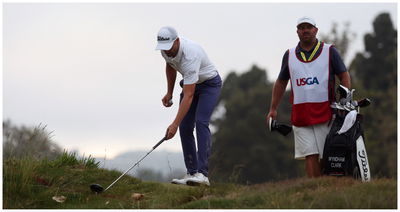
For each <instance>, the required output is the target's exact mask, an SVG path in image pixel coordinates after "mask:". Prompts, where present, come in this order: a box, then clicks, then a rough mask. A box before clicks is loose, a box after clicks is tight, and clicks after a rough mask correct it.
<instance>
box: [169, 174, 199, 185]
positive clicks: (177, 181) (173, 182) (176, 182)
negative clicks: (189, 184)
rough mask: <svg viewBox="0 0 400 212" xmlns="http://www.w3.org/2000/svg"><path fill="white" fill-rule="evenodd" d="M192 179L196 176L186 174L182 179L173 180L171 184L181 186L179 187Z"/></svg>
mask: <svg viewBox="0 0 400 212" xmlns="http://www.w3.org/2000/svg"><path fill="white" fill-rule="evenodd" d="M192 177H194V175H191V174H186V175H185V176H184V177H183V178H182V179H172V181H171V183H172V184H179V185H186V181H187V180H188V179H189V178H192Z"/></svg>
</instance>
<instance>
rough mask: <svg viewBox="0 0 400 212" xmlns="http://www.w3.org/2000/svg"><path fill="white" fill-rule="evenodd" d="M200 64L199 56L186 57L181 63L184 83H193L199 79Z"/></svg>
mask: <svg viewBox="0 0 400 212" xmlns="http://www.w3.org/2000/svg"><path fill="white" fill-rule="evenodd" d="M200 65H201V59H200V57H196V56H191V57H188V58H186V60H185V61H184V62H183V64H182V72H183V84H184V85H189V84H194V83H196V82H197V81H198V80H199V70H200Z"/></svg>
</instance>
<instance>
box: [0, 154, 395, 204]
mask: <svg viewBox="0 0 400 212" xmlns="http://www.w3.org/2000/svg"><path fill="white" fill-rule="evenodd" d="M119 175H121V173H120V172H117V171H109V170H104V169H99V168H98V163H96V162H95V160H94V159H93V158H91V157H90V156H89V157H88V158H84V157H83V158H81V159H77V156H76V155H75V154H72V153H68V152H64V154H63V155H62V156H60V157H58V158H57V159H56V160H53V161H48V160H41V161H36V160H33V159H19V160H17V159H10V160H5V161H3V207H4V208H5V209H209V208H214V209H308V208H312V209H344V208H348V209H396V208H397V181H396V179H374V180H373V181H372V182H369V183H362V182H359V181H355V180H353V179H351V178H336V177H322V178H317V179H306V178H301V179H293V180H286V181H280V182H274V183H264V184H259V185H250V186H245V185H235V184H225V183H214V184H212V186H211V187H189V186H180V185H172V184H169V183H155V182H143V181H141V180H139V179H136V178H133V177H130V176H124V177H123V178H121V180H120V181H118V182H117V183H116V184H115V185H114V186H113V187H111V188H110V189H109V190H108V191H106V192H104V193H102V194H94V193H92V192H91V191H90V189H89V185H90V184H92V183H99V184H101V185H103V187H106V186H108V185H109V184H110V183H111V182H112V181H114V180H115V179H116V178H117V177H118V176H119ZM133 193H141V194H143V195H144V197H143V198H142V199H141V200H134V199H133V198H132V197H131V195H132V194H133ZM61 195H63V196H65V197H66V198H67V199H66V201H65V202H63V203H58V202H56V201H54V200H53V199H52V197H53V196H61Z"/></svg>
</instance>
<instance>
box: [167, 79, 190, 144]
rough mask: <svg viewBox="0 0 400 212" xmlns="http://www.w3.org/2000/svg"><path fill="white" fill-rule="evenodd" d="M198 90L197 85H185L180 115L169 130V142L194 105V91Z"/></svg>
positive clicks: (179, 110)
mask: <svg viewBox="0 0 400 212" xmlns="http://www.w3.org/2000/svg"><path fill="white" fill-rule="evenodd" d="M195 89H196V84H195V83H194V84H189V85H183V99H182V101H181V103H180V105H179V109H178V114H177V115H176V117H175V120H174V121H173V122H172V124H171V125H169V127H168V129H167V140H168V139H171V138H172V137H174V135H175V133H176V131H177V130H178V127H179V125H180V124H181V122H182V120H183V118H184V117H185V115H186V113H187V112H188V111H189V108H190V105H191V104H192V100H193V95H194V91H195Z"/></svg>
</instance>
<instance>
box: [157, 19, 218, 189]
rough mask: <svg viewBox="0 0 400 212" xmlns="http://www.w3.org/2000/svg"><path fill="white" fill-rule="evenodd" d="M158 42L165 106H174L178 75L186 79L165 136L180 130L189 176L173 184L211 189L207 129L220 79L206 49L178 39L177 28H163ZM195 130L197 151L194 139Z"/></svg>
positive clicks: (183, 39)
mask: <svg viewBox="0 0 400 212" xmlns="http://www.w3.org/2000/svg"><path fill="white" fill-rule="evenodd" d="M157 41H158V44H157V47H156V50H161V55H162V56H163V57H164V59H165V62H166V66H165V72H166V75H167V93H166V94H165V96H164V97H163V98H162V104H163V105H164V106H165V107H170V106H171V105H172V102H171V99H172V95H173V90H174V85H175V80H176V74H177V72H179V73H180V74H181V75H182V77H183V80H182V81H181V82H180V85H181V87H182V93H181V94H180V104H179V109H178V113H177V115H176V117H175V119H174V121H173V122H172V123H171V124H170V125H169V126H168V128H167V132H166V133H167V135H166V136H167V139H171V138H172V137H174V135H175V133H176V131H177V129H178V127H179V132H180V137H181V143H182V150H183V157H184V160H185V166H186V169H187V173H186V175H185V176H184V177H183V178H182V179H173V180H172V183H174V184H185V185H199V184H204V185H207V186H209V185H210V182H209V180H208V158H209V156H210V153H211V133H210V129H209V127H208V126H209V122H210V117H211V114H212V112H213V110H214V108H215V106H216V104H217V101H218V98H219V95H220V91H221V86H222V81H221V78H220V76H219V74H218V72H217V69H216V68H215V66H214V65H213V63H211V61H210V60H209V59H208V57H207V54H206V53H205V52H204V50H203V48H202V47H201V46H200V45H199V44H197V43H195V42H193V41H190V40H188V39H185V38H183V37H178V33H177V32H176V30H175V29H174V28H172V27H169V26H166V27H162V28H161V29H160V31H159V32H158V36H157ZM195 127H196V140H197V151H196V143H195V138H194V136H193V131H194V128H195Z"/></svg>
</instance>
